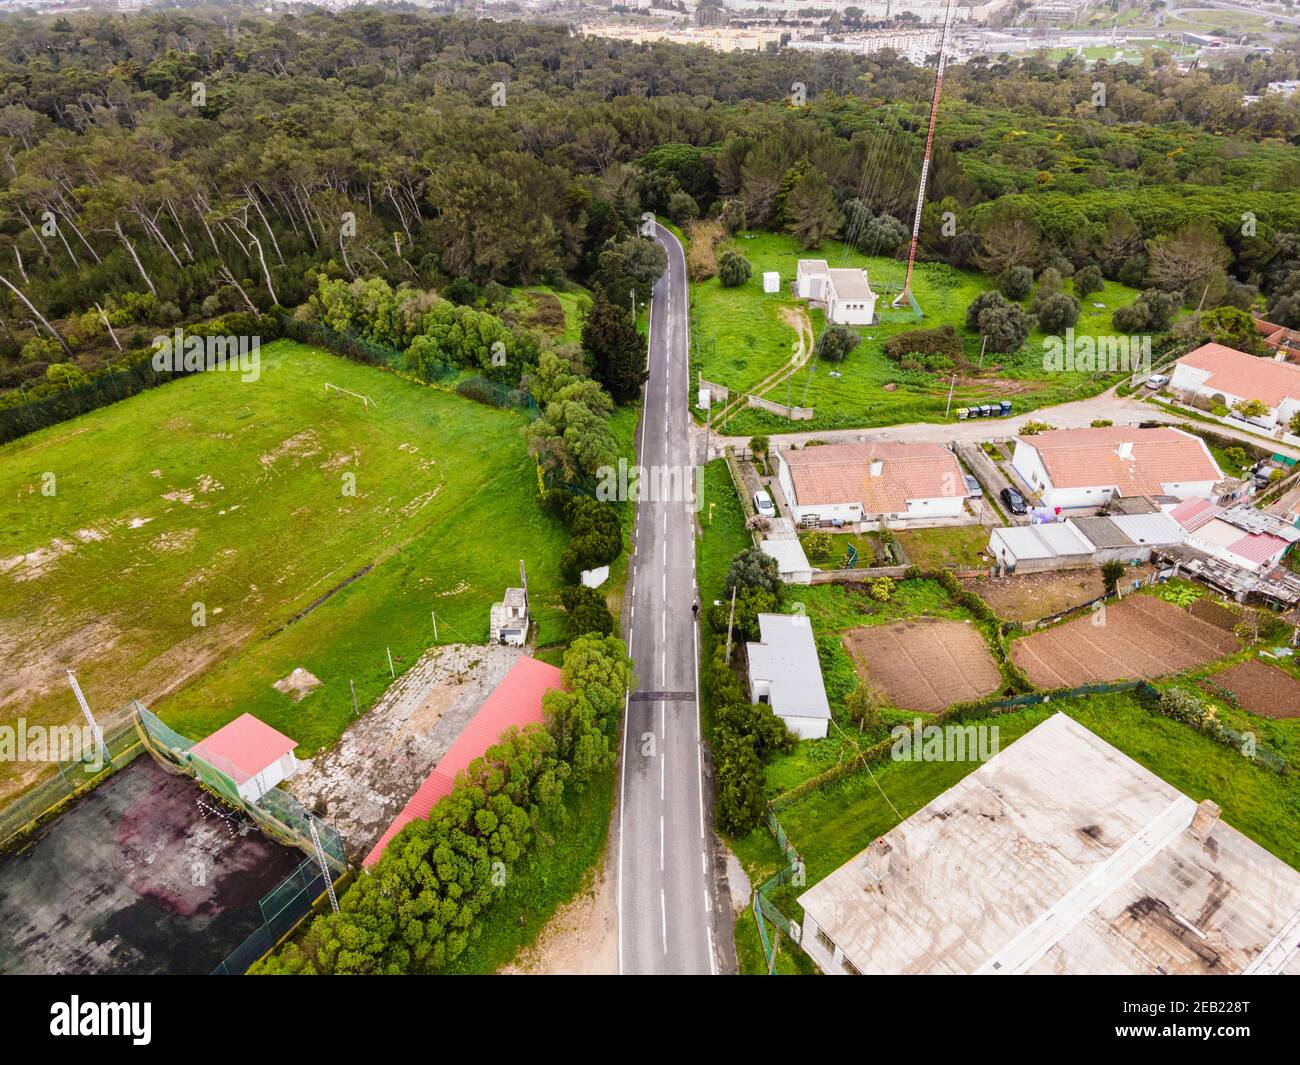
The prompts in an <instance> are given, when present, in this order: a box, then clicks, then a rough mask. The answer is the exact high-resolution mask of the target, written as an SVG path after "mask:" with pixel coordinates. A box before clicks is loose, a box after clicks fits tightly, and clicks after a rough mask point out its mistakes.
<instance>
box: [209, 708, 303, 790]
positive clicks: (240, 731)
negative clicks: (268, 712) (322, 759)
mask: <svg viewBox="0 0 1300 1065" xmlns="http://www.w3.org/2000/svg"><path fill="white" fill-rule="evenodd" d="M297 746H298V741H297V740H291V739H290V738H289V737H288V736H286V735H285V734H284V733H283V732H279V731H277V730H276V729H273V728H272V727H271V726H270V725H268V724H267V723H266V722H265V721H263V720H261V718H256V717H254V716H253V715H252V714H240V715H239V716H238V717H237V718H235V720H234V721H231V722H230V723H229V724H227V725H222V726H221V728H219V729H217V731H216V732H214V733H213V734H212V735H211V736H209V737H207V739H203V740H199V742H198V743H196V744H195V745H194V746H193V747H191V748H190V753H191V754H193V755H196V756H197V757H199V758H202V759H203V761H205V762H207V763H208V764H209V765H211V766H215V767H216V768H217V769H219V770H221V772H223V773H225V774H226V776H228V777H229V778H230V779H231V780H233V781H234V782H235V788H236V790H237V791H238V792H239V797H240V798H241V799H244V800H245V801H247V802H257V800H258V799H260V798H261V797H262V796H263V795H265V794H266V793H267V792H268V791H270V790H271V789H272V788H274V787H275V786H276V785H277V784H279V783H280V781H282V780H285V779H286V778H288V777H290V776H292V775H293V774H294V773H296V772H297V771H298V760H297V758H295V757H294V753H293V752H294V748H296V747H297Z"/></svg>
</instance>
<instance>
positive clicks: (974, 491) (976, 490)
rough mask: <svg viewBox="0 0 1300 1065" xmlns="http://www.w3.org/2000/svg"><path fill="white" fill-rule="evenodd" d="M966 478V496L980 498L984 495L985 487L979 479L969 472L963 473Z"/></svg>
mask: <svg viewBox="0 0 1300 1065" xmlns="http://www.w3.org/2000/svg"><path fill="white" fill-rule="evenodd" d="M962 476H963V477H965V478H966V497H967V498H968V499H979V498H981V497H982V496H983V495H984V489H983V488H981V487H980V483H979V481H977V480H976V479H975V478H974V477H972V476H971V475H970V474H969V473H966V474H963V475H962Z"/></svg>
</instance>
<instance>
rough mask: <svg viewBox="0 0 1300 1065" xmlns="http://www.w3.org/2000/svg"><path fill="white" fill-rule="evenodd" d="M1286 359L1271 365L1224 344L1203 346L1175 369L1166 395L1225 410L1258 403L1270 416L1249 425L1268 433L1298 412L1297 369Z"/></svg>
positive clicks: (1274, 360) (1299, 385)
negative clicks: (1266, 430)
mask: <svg viewBox="0 0 1300 1065" xmlns="http://www.w3.org/2000/svg"><path fill="white" fill-rule="evenodd" d="M1285 359H1286V356H1285V354H1284V353H1282V352H1279V353H1278V354H1277V355H1276V357H1274V358H1271V359H1270V358H1262V357H1259V356H1255V355H1248V354H1247V353H1246V352H1244V351H1237V350H1236V349H1235V348H1229V347H1225V346H1224V345H1222V344H1203V345H1201V347H1199V348H1197V349H1196V350H1195V351H1191V352H1188V353H1187V354H1186V355H1184V356H1183V357H1182V358H1181V359H1179V360H1178V361H1177V362H1176V363H1174V370H1173V373H1172V374H1170V375H1169V390H1170V391H1171V392H1173V393H1174V394H1175V395H1177V396H1179V397H1180V398H1182V399H1184V400H1187V401H1191V400H1193V399H1201V400H1205V401H1207V402H1210V403H1221V404H1222V405H1223V406H1225V407H1233V406H1235V405H1236V404H1237V403H1239V402H1241V401H1243V400H1252V399H1253V400H1258V401H1259V402H1261V403H1263V404H1264V406H1265V407H1267V408H1268V411H1267V413H1265V414H1263V415H1262V416H1260V417H1256V418H1250V419H1248V421H1250V422H1251V423H1253V424H1255V425H1258V426H1260V427H1261V428H1263V429H1268V430H1273V429H1276V428H1277V427H1278V426H1282V427H1284V428H1285V427H1288V426H1290V424H1291V418H1292V417H1293V416H1294V415H1295V414H1296V412H1297V411H1300V366H1296V365H1295V364H1294V363H1290V362H1287V361H1285Z"/></svg>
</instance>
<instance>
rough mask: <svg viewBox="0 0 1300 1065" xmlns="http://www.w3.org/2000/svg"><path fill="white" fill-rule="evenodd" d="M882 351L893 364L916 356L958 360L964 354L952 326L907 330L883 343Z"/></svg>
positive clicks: (962, 346) (963, 348) (959, 338)
mask: <svg viewBox="0 0 1300 1065" xmlns="http://www.w3.org/2000/svg"><path fill="white" fill-rule="evenodd" d="M884 350H885V355H886V356H887V357H889V358H891V359H893V360H894V361H895V362H897V361H899V360H901V359H904V358H906V357H908V356H913V357H915V356H918V355H943V356H946V357H947V358H949V359H958V358H961V356H962V355H963V354H964V353H965V346H964V345H963V343H962V339H961V337H959V336H958V335H957V331H956V330H955V329H953V327H952V326H950V325H945V326H940V327H939V328H937V329H909V330H908V331H907V332H905V333H898V334H897V335H895V336H892V337H890V338H889V339H888V340H886V341H885V349H884ZM949 365H951V363H949Z"/></svg>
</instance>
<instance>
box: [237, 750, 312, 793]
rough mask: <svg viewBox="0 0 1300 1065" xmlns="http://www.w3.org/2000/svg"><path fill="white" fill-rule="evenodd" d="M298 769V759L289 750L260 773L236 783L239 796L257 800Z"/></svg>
mask: <svg viewBox="0 0 1300 1065" xmlns="http://www.w3.org/2000/svg"><path fill="white" fill-rule="evenodd" d="M297 771H298V759H297V758H295V757H294V753H293V751H290V752H289V753H288V754H286V755H285V756H284V757H283V758H281V759H280V760H279V761H277V762H273V763H271V765H269V766H267V767H266V768H265V769H263V770H262V771H261V772H260V773H257V774H255V775H254V776H251V777H249V778H248V779H247V780H246V781H244V783H242V784H239V785H236V788H237V790H238V791H239V797H240V798H241V799H243V800H244V801H245V802H257V800H258V799H260V798H261V797H262V796H263V795H265V794H266V793H267V792H268V791H270V790H271V789H272V788H273V787H275V786H276V785H277V784H279V783H280V781H282V780H287V779H288V778H289V777H291V776H292V775H293V774H294V773H296V772H297Z"/></svg>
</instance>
